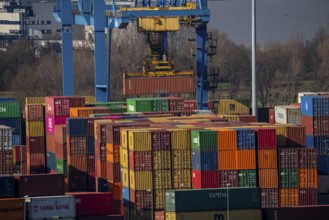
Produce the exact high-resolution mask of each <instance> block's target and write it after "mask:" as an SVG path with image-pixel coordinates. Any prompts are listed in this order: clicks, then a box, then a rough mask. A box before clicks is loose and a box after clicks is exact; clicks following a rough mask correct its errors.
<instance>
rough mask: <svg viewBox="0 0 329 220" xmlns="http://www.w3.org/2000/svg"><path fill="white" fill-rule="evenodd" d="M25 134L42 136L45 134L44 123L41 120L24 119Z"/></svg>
mask: <svg viewBox="0 0 329 220" xmlns="http://www.w3.org/2000/svg"><path fill="white" fill-rule="evenodd" d="M26 136H28V137H42V136H45V124H44V122H43V121H26Z"/></svg>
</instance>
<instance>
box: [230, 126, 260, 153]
mask: <svg viewBox="0 0 329 220" xmlns="http://www.w3.org/2000/svg"><path fill="white" fill-rule="evenodd" d="M232 129H233V130H236V138H237V148H238V149H243V150H245V149H255V148H256V143H255V131H254V130H251V129H249V128H232Z"/></svg>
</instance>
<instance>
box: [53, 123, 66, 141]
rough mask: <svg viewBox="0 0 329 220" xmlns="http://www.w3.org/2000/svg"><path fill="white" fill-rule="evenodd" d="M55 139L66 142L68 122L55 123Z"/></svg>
mask: <svg viewBox="0 0 329 220" xmlns="http://www.w3.org/2000/svg"><path fill="white" fill-rule="evenodd" d="M55 141H56V142H57V143H60V144H65V143H66V124H65V125H55Z"/></svg>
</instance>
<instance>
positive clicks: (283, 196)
mask: <svg viewBox="0 0 329 220" xmlns="http://www.w3.org/2000/svg"><path fill="white" fill-rule="evenodd" d="M298 205H299V189H298V188H280V207H289V206H298Z"/></svg>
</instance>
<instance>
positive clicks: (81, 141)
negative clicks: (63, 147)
mask: <svg viewBox="0 0 329 220" xmlns="http://www.w3.org/2000/svg"><path fill="white" fill-rule="evenodd" d="M68 139H69V142H68V143H69V144H70V146H68V149H70V152H68V153H70V155H73V154H86V153H87V138H86V137H68Z"/></svg>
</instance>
